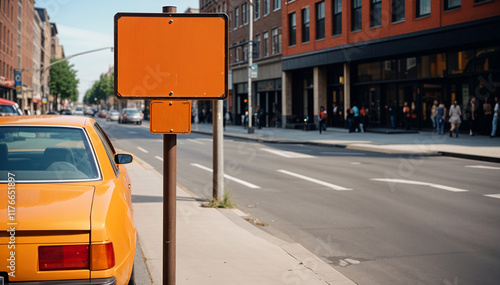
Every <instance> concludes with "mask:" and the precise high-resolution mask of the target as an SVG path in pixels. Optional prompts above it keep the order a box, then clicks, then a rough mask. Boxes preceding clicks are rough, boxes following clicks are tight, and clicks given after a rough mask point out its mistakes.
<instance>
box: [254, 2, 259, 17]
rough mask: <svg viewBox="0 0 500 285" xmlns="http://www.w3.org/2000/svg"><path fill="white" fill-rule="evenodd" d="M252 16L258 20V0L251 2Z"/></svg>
mask: <svg viewBox="0 0 500 285" xmlns="http://www.w3.org/2000/svg"><path fill="white" fill-rule="evenodd" d="M253 16H254V18H255V19H258V18H260V0H254V1H253Z"/></svg>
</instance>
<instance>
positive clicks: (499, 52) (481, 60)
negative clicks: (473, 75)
mask: <svg viewBox="0 0 500 285" xmlns="http://www.w3.org/2000/svg"><path fill="white" fill-rule="evenodd" d="M474 61H475V66H476V70H475V71H476V72H482V71H494V70H496V71H499V70H500V46H497V47H490V48H484V49H478V50H476V57H475V58H474Z"/></svg>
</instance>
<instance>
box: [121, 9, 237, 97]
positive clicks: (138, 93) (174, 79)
mask: <svg viewBox="0 0 500 285" xmlns="http://www.w3.org/2000/svg"><path fill="white" fill-rule="evenodd" d="M114 21H115V48H114V52H115V96H116V97H118V98H120V99H150V100H151V99H198V100H203V99H210V100H224V99H226V97H227V88H228V87H227V86H228V48H227V39H228V24H227V22H228V21H227V15H226V14H223V13H213V14H175V13H174V14H168V13H163V14H138V13H118V14H116V15H115V19H114Z"/></svg>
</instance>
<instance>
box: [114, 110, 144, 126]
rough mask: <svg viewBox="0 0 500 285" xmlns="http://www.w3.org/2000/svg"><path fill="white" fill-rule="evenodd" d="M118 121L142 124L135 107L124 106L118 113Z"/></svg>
mask: <svg viewBox="0 0 500 285" xmlns="http://www.w3.org/2000/svg"><path fill="white" fill-rule="evenodd" d="M118 123H120V124H125V123H136V124H137V125H140V124H142V114H141V112H139V110H138V109H136V108H125V109H123V110H122V112H121V113H120V118H119V119H118Z"/></svg>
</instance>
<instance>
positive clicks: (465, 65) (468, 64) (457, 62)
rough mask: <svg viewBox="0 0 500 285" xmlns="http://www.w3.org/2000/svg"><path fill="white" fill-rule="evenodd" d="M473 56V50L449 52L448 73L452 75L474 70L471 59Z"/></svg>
mask: <svg viewBox="0 0 500 285" xmlns="http://www.w3.org/2000/svg"><path fill="white" fill-rule="evenodd" d="M473 56H474V51H473V50H467V51H459V52H451V53H448V55H447V62H448V74H450V75H451V74H462V73H472V72H474V70H473V69H474V68H473V66H472V61H471V60H472V58H473Z"/></svg>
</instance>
